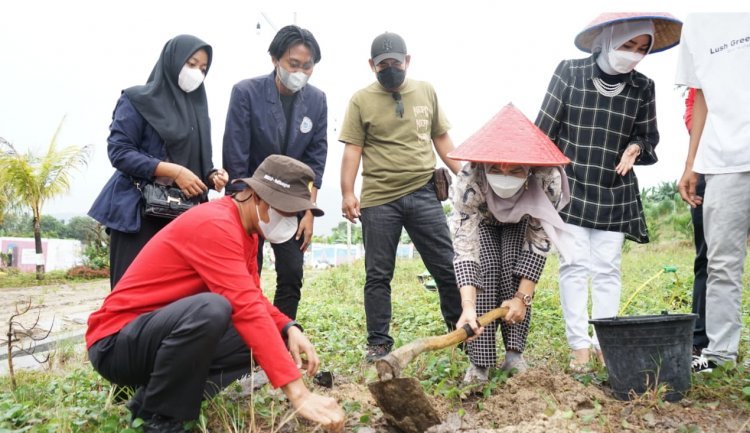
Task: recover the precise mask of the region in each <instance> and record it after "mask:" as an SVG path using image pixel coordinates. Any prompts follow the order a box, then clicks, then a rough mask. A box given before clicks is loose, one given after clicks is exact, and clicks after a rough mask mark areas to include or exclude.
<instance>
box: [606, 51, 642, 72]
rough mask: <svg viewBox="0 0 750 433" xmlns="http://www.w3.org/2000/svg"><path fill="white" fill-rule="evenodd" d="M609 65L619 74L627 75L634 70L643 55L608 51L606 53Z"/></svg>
mask: <svg viewBox="0 0 750 433" xmlns="http://www.w3.org/2000/svg"><path fill="white" fill-rule="evenodd" d="M608 56H609V65H610V66H611V67H612V69H614V70H615V71H617V72H619V73H621V74H627V73H628V72H630V71H632V70H633V69H635V66H636V65H637V64H638V63H639V62H640V61H641V60H643V57H644V55H643V54H641V53H634V52H632V51H623V50H610V51H609V53H608Z"/></svg>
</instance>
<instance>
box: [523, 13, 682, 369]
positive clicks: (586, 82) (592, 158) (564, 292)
mask: <svg viewBox="0 0 750 433" xmlns="http://www.w3.org/2000/svg"><path fill="white" fill-rule="evenodd" d="M681 26H682V23H681V22H680V21H679V20H677V19H676V18H674V17H673V16H672V15H670V14H667V13H607V14H602V15H600V16H599V17H597V18H596V19H595V20H594V21H592V22H591V23H590V24H589V25H588V26H586V28H585V29H584V30H583V31H582V32H581V33H579V34H578V36H576V38H575V44H576V46H577V47H578V48H579V49H581V50H583V51H585V52H587V53H592V54H591V56H589V57H588V58H584V59H575V60H563V61H562V62H560V64H559V65H558V66H557V69H556V70H555V73H554V75H553V76H552V79H551V81H550V84H549V87H548V88H547V94H546V96H545V98H544V102H543V103H542V108H541V110H540V111H539V115H538V116H537V119H536V125H537V126H538V127H539V128H540V129H541V130H542V131H544V132H545V133H546V134H547V136H549V138H550V139H551V140H552V141H554V142H555V143H556V144H557V146H558V148H559V149H560V150H561V151H562V152H563V153H564V154H565V155H566V156H568V157H569V158H570V160H571V164H570V165H568V166H567V167H566V169H565V171H566V173H567V175H568V179H569V180H570V194H571V201H570V204H569V205H568V206H567V207H565V208H564V209H562V211H561V212H560V215H561V217H562V219H563V221H565V222H566V224H567V226H568V229H569V230H570V231H571V232H573V233H574V236H575V249H574V251H573V257H572V259H571V260H567V259H564V260H562V261H561V264H560V299H561V302H562V309H563V315H564V317H565V324H566V326H565V331H566V336H567V339H568V344H569V345H570V347H571V351H572V356H571V359H572V360H571V363H570V368H571V369H572V370H575V371H584V370H586V369H588V366H589V364H588V361H589V358H590V356H591V349H592V348H593V349H594V351H595V352H594V353H596V354H597V355H598V356H599V359H600V360H601V359H603V358H602V357H601V351H600V350H599V343H598V340H597V338H596V335H595V334H594V335H589V324H588V320H589V313H588V291H589V289H588V285H589V280H591V290H592V312H591V317H592V318H601V317H612V316H615V315H617V311H618V307H619V302H620V289H621V281H620V259H621V252H622V245H623V242H624V240H625V239H629V240H632V241H635V242H639V243H646V242H648V230H647V228H646V221H645V219H644V216H643V207H642V205H641V198H640V193H639V188H638V179H637V178H636V176H635V172H634V171H633V165H650V164H654V163H656V161H657V157H656V153H655V148H656V145H657V143H658V142H659V132H658V131H657V127H656V106H655V90H654V82H653V81H652V80H651V79H649V78H648V77H646V76H645V75H643V74H641V73H639V72H637V71H636V70H635V67H636V66H637V65H638V63H639V62H640V61H641V60H643V58H644V57H645V56H646V55H648V54H650V53H656V52H659V51H663V50H666V49H669V48H671V47H673V46H675V45H677V44H678V43H679V40H680V29H681Z"/></svg>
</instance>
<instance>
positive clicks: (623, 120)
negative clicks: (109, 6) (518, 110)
mask: <svg viewBox="0 0 750 433" xmlns="http://www.w3.org/2000/svg"><path fill="white" fill-rule="evenodd" d="M595 56H596V55H593V56H591V57H588V58H586V59H576V60H564V61H562V62H561V63H560V64H559V65H558V66H557V69H556V70H555V73H554V75H553V76H552V80H551V81H550V84H549V87H548V89H547V94H546V96H545V97H544V102H543V103H542V108H541V110H540V111H539V115H538V116H537V119H536V125H537V126H538V127H539V128H540V129H541V130H542V131H543V132H544V133H546V134H547V136H548V137H549V138H550V139H551V140H552V141H554V142H555V143H556V144H557V146H558V147H559V148H560V150H561V151H562V152H563V153H564V154H565V156H567V157H568V158H570V160H571V161H572V162H571V164H569V165H568V166H567V167H566V168H565V172H566V174H567V175H568V179H569V182H570V203H569V204H568V206H566V207H565V208H563V209H562V211H561V212H560V216H561V217H562V219H563V221H565V222H566V223H569V224H574V225H578V226H581V227H587V228H593V229H598V230H607V231H616V232H621V233H624V234H625V237H626V238H627V239H630V240H633V241H636V242H640V243H646V242H648V229H647V227H646V221H645V218H644V216H643V206H642V204H641V197H640V191H639V188H638V179H637V178H636V175H635V172H634V171H633V170H630V171H629V172H628V173H627V174H626V175H625V176H620V175H619V174H617V173H616V172H615V167H616V166H617V164H618V163H619V161H620V159H621V157H622V154H623V152H624V151H625V149H626V148H627V147H628V146H629V145H631V144H637V145H638V146H640V148H641V154H640V155H639V156H638V158H637V159H636V162H635V163H636V165H650V164H654V163H655V162H656V161H657V157H656V153H655V152H654V148H655V147H656V145H657V143H658V142H659V132H658V131H657V128H656V103H655V90H654V82H653V81H652V80H651V79H649V78H648V77H646V76H645V75H643V74H641V73H639V72H636V71H633V72H631V73H629V74H627V75H626V76H625V80H624V82H625V87H624V89H623V90H622V92H621V93H620V94H619V95H616V96H612V97H609V96H604V95H602V94H600V93H599V92H598V91H597V90H596V87H595V86H594V82H593V78H594V77H598V76H601V75H602V72H601V71H600V69H599V67H598V66H596V60H595V59H596V57H595Z"/></svg>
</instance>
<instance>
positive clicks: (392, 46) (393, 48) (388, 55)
mask: <svg viewBox="0 0 750 433" xmlns="http://www.w3.org/2000/svg"><path fill="white" fill-rule="evenodd" d="M370 58H371V59H372V63H374V64H376V65H377V64H378V63H380V62H382V61H383V60H385V59H395V60H398V61H399V62H401V63H404V62H405V61H406V42H404V38H402V37H401V36H399V35H397V34H395V33H389V32H385V33H383V34H382V35H380V36H378V37H376V38H375V40H374V41H372V48H371V49H370Z"/></svg>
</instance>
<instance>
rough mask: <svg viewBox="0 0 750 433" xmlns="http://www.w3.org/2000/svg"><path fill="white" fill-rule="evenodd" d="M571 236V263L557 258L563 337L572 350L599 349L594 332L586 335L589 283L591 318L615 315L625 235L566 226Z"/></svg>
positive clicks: (587, 331) (620, 283)
mask: <svg viewBox="0 0 750 433" xmlns="http://www.w3.org/2000/svg"><path fill="white" fill-rule="evenodd" d="M566 230H568V231H569V233H570V234H572V236H573V240H572V242H571V244H573V245H574V247H573V251H572V253H571V256H572V257H571V261H570V262H565V260H564V259H563V258H562V257H561V258H560V301H561V303H562V310H563V317H564V318H565V335H566V336H567V338H568V344H569V345H570V348H571V349H573V350H577V349H584V348H590V347H591V346H594V348H596V349H598V348H599V341H598V340H597V338H596V333H592V335H591V336H590V334H589V311H588V309H589V308H588V306H589V281H590V282H591V307H592V308H591V318H593V319H600V318H606V317H613V316H616V315H617V312H618V309H619V307H620V291H621V288H622V282H621V280H620V262H621V258H622V244H623V242H624V241H625V235H624V234H622V233H619V232H609V231H604V230H596V229H589V228H584V227H580V226H576V225H571V224H566Z"/></svg>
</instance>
